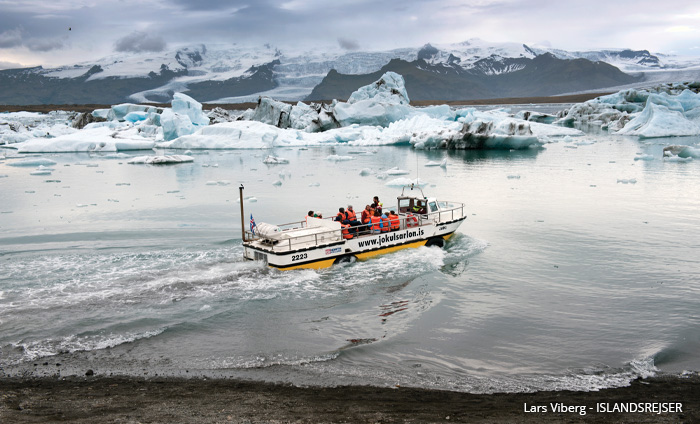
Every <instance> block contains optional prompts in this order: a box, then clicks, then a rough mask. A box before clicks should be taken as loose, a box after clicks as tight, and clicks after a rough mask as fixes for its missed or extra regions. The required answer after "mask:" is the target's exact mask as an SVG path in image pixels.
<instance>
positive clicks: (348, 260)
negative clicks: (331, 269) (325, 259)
mask: <svg viewBox="0 0 700 424" xmlns="http://www.w3.org/2000/svg"><path fill="white" fill-rule="evenodd" d="M355 262H357V257H355V256H353V255H345V256H341V257H339V258H338V259H336V260H335V262H333V263H334V264H352V263H355Z"/></svg>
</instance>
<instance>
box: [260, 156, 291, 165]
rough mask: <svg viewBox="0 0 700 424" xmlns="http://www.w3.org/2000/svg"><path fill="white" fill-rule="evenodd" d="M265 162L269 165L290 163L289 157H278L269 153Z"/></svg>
mask: <svg viewBox="0 0 700 424" xmlns="http://www.w3.org/2000/svg"><path fill="white" fill-rule="evenodd" d="M263 163H266V164H268V165H284V164H287V163H289V160H288V159H285V158H278V157H275V156H272V155H268V156H267V157H266V158H265V159H264V160H263Z"/></svg>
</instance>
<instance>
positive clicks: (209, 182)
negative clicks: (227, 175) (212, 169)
mask: <svg viewBox="0 0 700 424" xmlns="http://www.w3.org/2000/svg"><path fill="white" fill-rule="evenodd" d="M204 184H205V185H209V186H215V185H219V183H217V182H216V181H207V182H206V183H204Z"/></svg>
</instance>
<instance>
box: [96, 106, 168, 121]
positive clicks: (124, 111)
mask: <svg viewBox="0 0 700 424" xmlns="http://www.w3.org/2000/svg"><path fill="white" fill-rule="evenodd" d="M162 110H163V109H162V108H159V107H155V106H149V105H137V104H133V103H122V104H118V105H114V106H112V107H111V108H110V109H95V110H94V111H92V116H94V117H95V118H104V119H106V120H108V121H112V120H117V121H123V120H124V118H125V117H126V116H127V115H129V114H130V113H132V112H142V113H146V115H148V114H149V113H158V112H160V111H162ZM105 111H107V112H105Z"/></svg>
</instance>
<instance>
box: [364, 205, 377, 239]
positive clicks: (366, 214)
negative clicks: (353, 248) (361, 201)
mask: <svg viewBox="0 0 700 424" xmlns="http://www.w3.org/2000/svg"><path fill="white" fill-rule="evenodd" d="M373 215H374V214H373V213H372V210H371V208H370V207H369V205H367V206H365V210H363V211H362V219H361V221H362V232H363V233H369V227H368V225H369V223H370V218H372V216H373Z"/></svg>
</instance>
